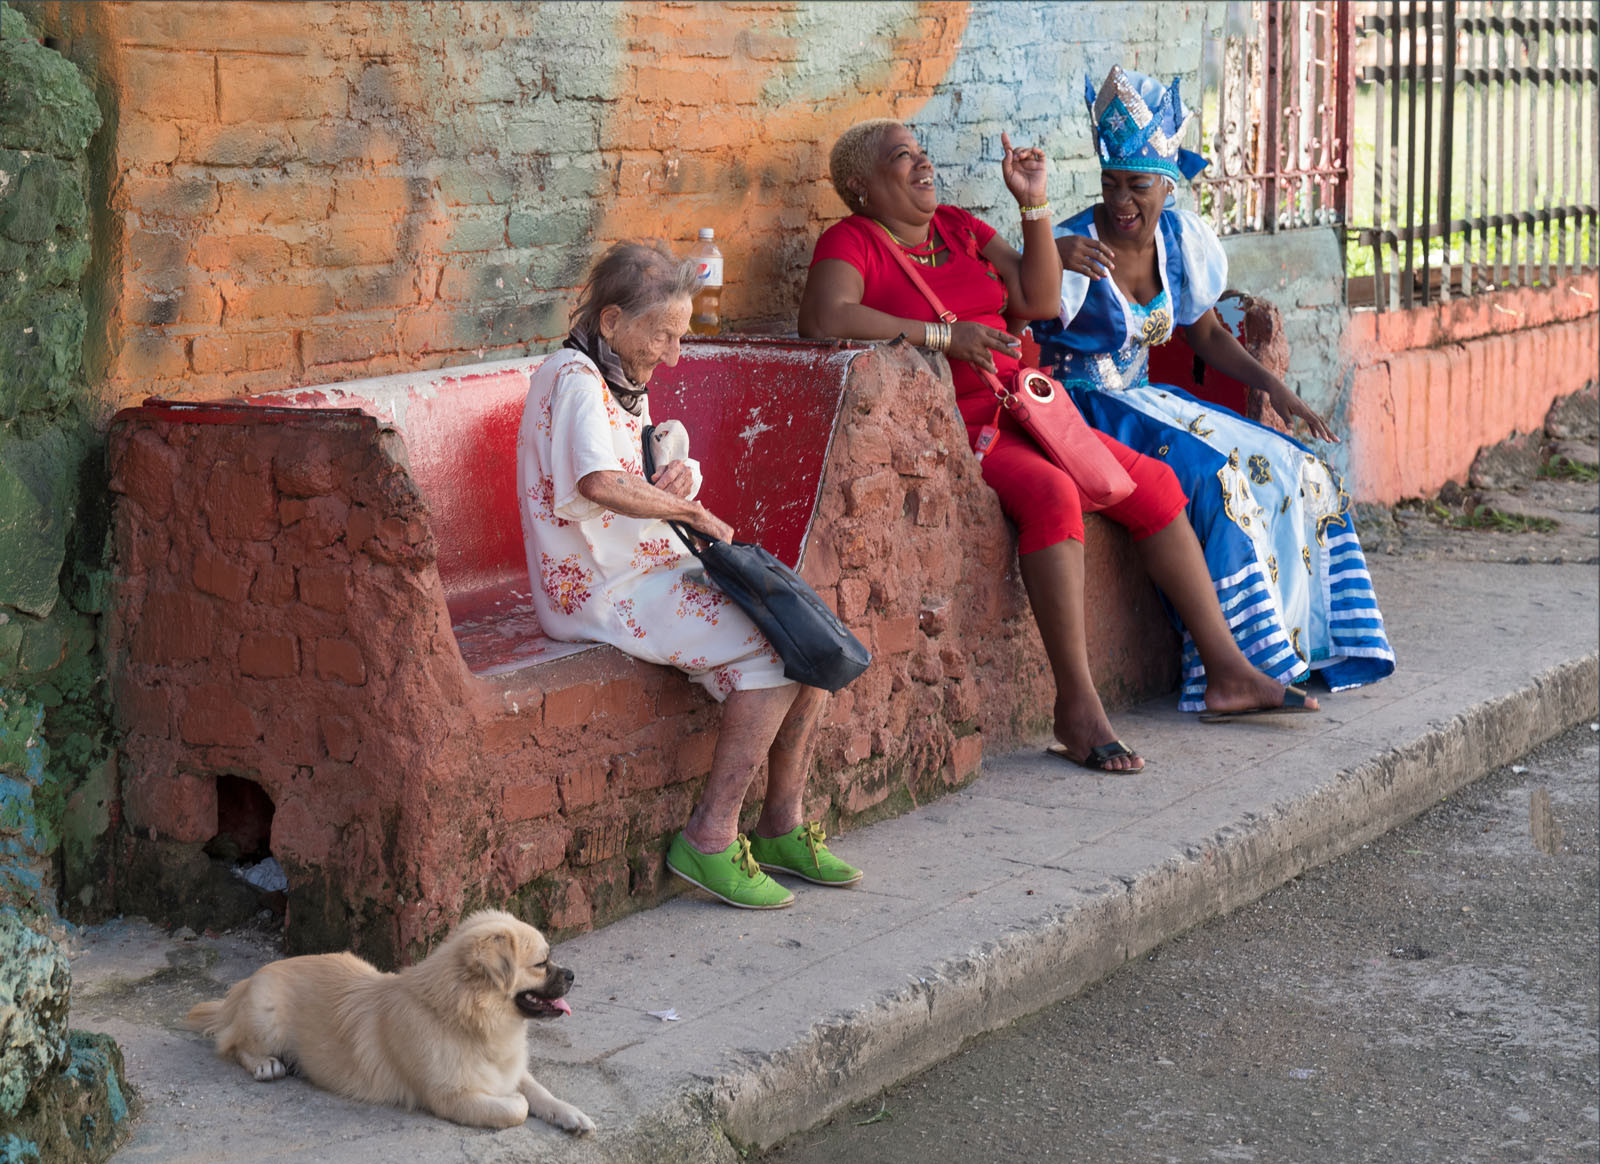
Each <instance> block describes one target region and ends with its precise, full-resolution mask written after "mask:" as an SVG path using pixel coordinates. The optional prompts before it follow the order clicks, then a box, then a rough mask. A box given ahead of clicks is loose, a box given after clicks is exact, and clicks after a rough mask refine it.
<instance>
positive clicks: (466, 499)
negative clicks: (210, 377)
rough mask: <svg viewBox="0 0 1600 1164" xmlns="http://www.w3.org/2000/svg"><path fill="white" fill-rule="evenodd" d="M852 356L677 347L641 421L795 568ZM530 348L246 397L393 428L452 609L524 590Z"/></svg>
mask: <svg viewBox="0 0 1600 1164" xmlns="http://www.w3.org/2000/svg"><path fill="white" fill-rule="evenodd" d="M854 355H855V352H854V351H853V350H849V349H841V348H839V347H838V346H837V345H832V344H819V343H810V342H805V341H798V340H775V339H764V338H759V337H739V338H736V339H734V338H729V339H723V338H716V339H701V340H696V341H694V342H691V343H686V344H684V345H683V354H682V358H681V359H680V360H679V362H678V366H677V367H675V368H662V369H661V370H660V371H659V372H657V374H656V376H655V378H654V379H653V380H652V381H651V385H650V412H651V417H652V419H654V420H657V421H661V420H666V419H668V418H676V419H678V420H681V421H683V423H684V425H685V426H686V427H687V428H688V429H689V434H690V450H691V455H693V456H694V457H695V458H696V459H698V460H699V461H700V464H701V469H702V472H703V474H704V478H705V483H704V486H703V487H702V489H701V493H700V497H701V500H702V501H704V502H705V504H706V506H707V507H708V508H709V509H711V511H712V512H714V513H716V514H717V515H718V516H719V517H721V518H722V519H723V520H725V521H727V522H728V523H729V524H731V525H732V526H733V527H734V529H735V530H736V531H737V532H738V536H739V537H740V538H741V539H743V540H746V541H758V542H760V543H761V544H763V545H765V546H766V547H767V548H768V549H769V550H771V551H772V552H773V553H774V554H776V555H777V556H778V557H779V558H781V559H783V560H784V561H785V562H788V563H790V564H791V565H794V564H797V563H798V562H799V560H800V556H801V554H802V553H803V552H804V548H805V539H806V534H807V532H808V530H809V528H810V524H811V517H812V514H813V513H814V512H815V510H816V505H817V496H818V490H819V487H820V485H821V481H822V472H823V469H824V467H825V466H826V464H827V457H828V448H829V446H830V443H831V441H832V438H833V429H834V423H835V421H836V419H837V417H838V413H839V406H840V403H841V401H842V400H843V396H844V386H845V376H846V373H847V371H848V369H849V365H850V361H851V359H853V358H854ZM544 359H545V357H543V356H535V357H527V358H524V359H517V360H503V361H499V362H496V363H486V364H472V365H464V366H461V367H454V368H441V369H438V370H436V371H430V372H414V373H408V374H405V375H399V376H382V377H377V378H374V379H370V380H352V381H348V382H345V383H342V384H324V385H320V386H318V387H314V388H299V389H290V390H287V391H284V392H275V393H268V394H263V395H258V396H251V397H248V398H247V400H246V403H250V404H261V405H274V406H280V407H281V406H289V407H296V408H360V409H361V410H362V411H364V412H367V413H369V414H371V415H373V416H376V417H378V418H379V419H380V420H383V421H385V422H387V423H390V424H393V425H394V426H395V428H397V429H398V430H399V431H400V433H401V435H402V436H403V438H404V440H405V443H406V450H407V454H408V456H409V458H410V462H411V473H412V477H413V479H414V480H415V481H416V482H417V486H418V488H419V489H420V490H421V491H422V495H423V497H424V498H425V499H426V500H427V502H428V508H429V510H430V511H431V513H432V516H433V532H434V536H435V538H436V539H437V541H438V545H439V572H440V575H441V578H442V580H443V582H444V587H445V593H446V595H447V597H448V598H449V599H450V603H451V606H452V608H455V607H456V606H457V605H458V602H470V600H471V596H472V595H474V594H477V593H479V592H481V591H484V590H487V589H490V588H494V587H499V586H503V585H505V584H506V583H507V582H508V581H511V582H518V583H520V584H521V585H523V586H525V585H526V581H527V559H526V557H525V555H524V553H523V546H522V525H521V521H520V517H519V514H518V510H517V467H516V442H517V429H518V426H519V424H520V422H521V419H522V406H523V401H524V399H525V398H526V396H527V392H528V377H529V376H530V375H531V374H532V373H533V370H534V369H535V368H537V367H538V366H539V364H540V363H541V362H542V361H543V360H544Z"/></svg>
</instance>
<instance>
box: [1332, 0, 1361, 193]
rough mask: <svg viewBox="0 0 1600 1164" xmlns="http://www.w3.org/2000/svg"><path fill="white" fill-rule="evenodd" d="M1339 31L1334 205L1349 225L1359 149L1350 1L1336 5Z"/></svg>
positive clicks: (1335, 78)
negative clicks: (1356, 145)
mask: <svg viewBox="0 0 1600 1164" xmlns="http://www.w3.org/2000/svg"><path fill="white" fill-rule="evenodd" d="M1334 19H1335V31H1334V37H1333V46H1334V47H1333V51H1334V67H1333V68H1332V69H1331V70H1329V83H1330V84H1331V85H1332V86H1333V91H1334V101H1335V102H1336V104H1335V107H1334V114H1333V137H1334V143H1335V145H1334V160H1335V162H1336V163H1337V164H1338V166H1339V169H1340V176H1339V177H1338V178H1337V179H1335V182H1334V198H1333V203H1334V207H1335V210H1336V212H1337V213H1338V215H1339V221H1340V222H1349V221H1350V218H1351V216H1352V215H1353V214H1354V212H1355V197H1356V190H1355V181H1354V173H1355V164H1356V161H1355V149H1354V146H1353V142H1352V140H1351V139H1352V127H1353V126H1354V125H1355V100H1356V94H1355V54H1354V51H1353V49H1354V47H1355V44H1354V42H1355V35H1354V32H1355V16H1354V14H1353V12H1352V11H1351V8H1350V0H1336V2H1335V4H1334Z"/></svg>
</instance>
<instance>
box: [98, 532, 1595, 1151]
mask: <svg viewBox="0 0 1600 1164" xmlns="http://www.w3.org/2000/svg"><path fill="white" fill-rule="evenodd" d="M1371 565H1372V567H1373V574H1374V578H1375V581H1376V584H1377V588H1378V594H1379V598H1380V602H1381V605H1382V607H1383V609H1384V614H1385V618H1386V620H1387V623H1388V628H1389V633H1390V637H1391V640H1392V641H1393V643H1394V646H1395V649H1396V651H1397V652H1398V654H1399V656H1400V668H1399V670H1398V672H1397V673H1396V674H1395V676H1394V677H1393V678H1391V679H1389V680H1387V681H1385V682H1383V683H1381V684H1378V685H1377V686H1375V687H1372V688H1367V689H1364V690H1360V691H1354V692H1346V693H1343V694H1340V695H1334V696H1325V697H1324V701H1323V702H1324V708H1325V710H1324V712H1323V714H1321V715H1307V716H1285V717H1279V718H1275V719H1271V720H1259V721H1249V722H1245V723H1236V724H1228V725H1220V726H1205V725H1201V724H1199V723H1198V722H1196V721H1195V720H1194V718H1193V717H1191V716H1183V715H1180V714H1178V713H1177V712H1176V711H1175V710H1173V707H1174V705H1175V700H1173V699H1171V698H1168V699H1163V700H1160V701H1157V702H1156V703H1153V704H1150V705H1146V706H1144V707H1141V708H1138V709H1135V710H1133V711H1130V712H1124V713H1121V714H1119V715H1117V716H1115V717H1114V720H1115V722H1116V723H1117V726H1118V729H1119V731H1120V732H1121V733H1122V735H1123V737H1124V738H1125V739H1127V740H1128V742H1129V743H1130V744H1133V745H1135V746H1137V747H1138V749H1139V750H1140V751H1141V752H1142V753H1143V754H1144V756H1145V757H1146V759H1147V761H1148V767H1147V768H1146V770H1145V772H1143V773H1142V774H1140V775H1138V776H1133V777H1127V776H1124V777H1117V778H1111V777H1100V776H1097V775H1096V774H1093V773H1090V772H1086V771H1083V770H1081V769H1077V768H1074V767H1070V766H1068V765H1065V764H1063V763H1062V762H1060V761H1059V760H1054V759H1051V758H1050V757H1047V756H1045V755H1043V754H1042V753H1040V752H1037V751H1028V752H1021V753H1017V754H1013V755H1007V756H991V757H988V758H986V760H985V764H984V772H983V775H982V776H981V778H980V779H979V780H978V781H977V782H976V783H975V784H974V785H973V786H972V787H970V788H968V789H967V790H965V791H963V792H961V793H958V794H956V795H953V796H950V797H947V798H945V799H943V800H940V801H936V802H934V803H932V804H929V805H925V806H924V807H923V808H921V809H920V810H919V811H917V812H914V813H912V814H911V815H909V816H906V817H903V818H900V819H898V820H893V821H888V822H885V823H883V824H880V825H877V826H874V827H872V828H869V829H864V830H862V831H860V832H856V833H852V834H850V835H848V836H844V837H840V838H838V839H837V841H836V842H835V843H834V846H833V847H834V848H835V849H836V851H837V852H839V853H840V855H841V856H843V857H845V858H847V859H848V860H851V861H852V862H854V863H856V864H859V865H861V866H862V867H863V868H864V869H865V870H866V872H867V876H866V880H865V881H864V882H863V884H862V886H861V887H860V888H858V889H855V890H826V889H821V888H815V887H805V886H797V887H796V895H797V898H798V900H797V902H796V904H795V906H794V908H792V909H789V910H785V911H781V912H777V913H746V912H742V911H736V910H731V909H728V908H726V907H723V906H719V905H716V904H713V903H711V902H710V901H709V899H705V898H702V897H700V896H698V895H685V896H683V897H679V898H677V899H675V900H673V901H671V902H668V903H667V904H665V905H663V906H661V907H660V908H657V909H655V910H652V911H649V912H647V913H644V914H640V915H636V916H634V917H630V918H627V919H625V920H623V921H621V922H619V923H617V924H615V925H612V926H610V927H609V928H607V929H604V930H601V931H599V932H596V933H592V934H586V935H584V936H582V937H581V938H578V939H576V940H574V941H571V942H567V943H565V944H563V945H562V946H561V947H560V948H559V949H558V950H557V953H556V957H557V959H558V960H559V961H560V962H562V963H563V964H565V965H568V966H571V967H572V968H573V969H574V970H575V971H576V973H577V984H576V986H575V988H574V990H573V992H572V994H571V996H570V997H571V1001H572V1005H573V1009H574V1014H573V1015H572V1017H570V1018H566V1019H562V1020H559V1021H557V1022H553V1023H546V1024H543V1025H540V1026H537V1027H536V1029H535V1031H534V1034H533V1037H532V1044H533V1061H534V1064H535V1066H534V1073H535V1075H537V1076H538V1077H539V1078H540V1080H541V1081H542V1082H544V1083H545V1084H546V1085H548V1086H549V1087H550V1088H551V1090H553V1091H554V1092H555V1093H556V1094H557V1095H560V1096H562V1097H563V1098H566V1099H570V1100H572V1101H573V1102H575V1103H577V1104H578V1105H579V1106H580V1107H582V1108H583V1109H584V1110H585V1111H587V1112H588V1113H589V1115H590V1116H592V1117H593V1118H594V1119H595V1121H596V1122H597V1123H598V1124H599V1125H600V1131H599V1133H598V1134H596V1135H595V1136H593V1137H589V1138H587V1139H584V1140H572V1139H569V1138H568V1137H567V1136H565V1135H564V1134H563V1133H560V1132H556V1131H554V1130H552V1129H550V1128H547V1127H545V1126H543V1125H541V1124H539V1123H537V1122H536V1121H530V1122H529V1123H528V1124H526V1125H525V1126H523V1127H520V1128H514V1129H511V1130H508V1131H504V1132H498V1133H491V1132H482V1131H474V1130H471V1129H465V1128H459V1127H456V1126H454V1125H451V1124H448V1123H445V1122H444V1121H441V1120H438V1119H435V1118H433V1117H431V1116H426V1115H420V1114H408V1113H405V1112H400V1111H391V1110H385V1109H379V1108H372V1107H365V1106H361V1105H357V1104H351V1103H347V1102H345V1101H342V1100H338V1099H335V1098H333V1097H332V1096H329V1095H327V1094H325V1093H323V1092H320V1091H317V1090H316V1089H314V1088H312V1087H310V1086H309V1085H307V1084H305V1083H304V1082H302V1081H300V1080H297V1079H295V1080H289V1081H286V1082H283V1083H278V1084H271V1085H265V1084H258V1083H255V1082H254V1081H252V1080H251V1079H250V1078H249V1077H248V1076H247V1075H246V1074H245V1073H244V1071H243V1070H241V1069H240V1068H238V1067H236V1066H233V1065H229V1064H224V1063H222V1062H220V1061H218V1060H216V1059H215V1058H213V1056H212V1055H211V1052H210V1048H209V1046H208V1045H207V1044H206V1042H205V1041H204V1040H202V1039H200V1038H199V1037H198V1036H196V1035H191V1034H188V1033H186V1032H184V1031H182V1030H180V1029H178V1027H177V1022H178V1020H179V1019H180V1018H181V1016H182V1015H183V1014H184V1012H185V1011H186V1010H187V1009H188V1007H189V1006H190V1005H191V1004H192V1003H193V1002H195V1001H197V1000H199V999H201V998H205V997H213V996H215V995H216V994H217V993H219V992H220V990H221V988H222V987H224V986H226V985H227V984H228V983H230V982H232V981H233V980H235V979H236V978H239V977H243V976H244V975H245V974H248V973H249V972H250V971H252V970H253V969H254V968H255V967H256V966H257V965H259V964H260V962H262V961H265V960H267V959H270V958H271V957H274V956H276V955H275V953H274V952H273V951H272V950H271V949H270V947H268V946H266V945H264V944H262V943H259V942H252V941H250V940H248V939H246V938H240V937H225V938H221V939H211V938H200V939H197V940H191V941H174V940H173V939H171V938H169V937H167V936H166V935H164V934H163V933H162V932H161V931H159V930H157V929H155V928H154V927H150V926H146V925H144V924H143V923H139V922H117V923H112V924H108V925H106V926H101V927H96V928H95V929H92V930H85V931H82V933H81V934H80V935H79V937H78V939H77V941H76V943H75V944H76V946H77V948H78V951H79V952H78V953H77V955H76V956H75V958H74V960H73V975H74V993H73V1015H72V1025H73V1026H74V1027H78V1028H87V1029H90V1030H97V1031H105V1032H107V1033H109V1034H111V1035H113V1036H115V1037H116V1039H117V1040H118V1042H119V1043H121V1045H122V1048H123V1050H124V1053H125V1054H126V1057H127V1074H128V1077H129V1081H130V1082H131V1083H132V1084H133V1085H134V1086H135V1087H136V1088H137V1089H138V1091H139V1093H140V1096H141V1098H142V1101H143V1104H144V1107H143V1113H142V1115H141V1116H140V1118H139V1120H138V1122H137V1126H136V1128H135V1131H134V1135H133V1138H132V1140H131V1141H130V1143H129V1144H128V1145H127V1146H126V1147H124V1148H123V1149H122V1150H121V1151H120V1152H119V1153H118V1154H117V1156H116V1157H115V1159H116V1160H118V1161H128V1162H132V1161H160V1162H162V1164H179V1162H187V1161H194V1162H200V1161H204V1162H207V1164H222V1162H229V1164H231V1162H236V1161H238V1162H242V1161H285V1162H287V1161H305V1162H310V1161H329V1160H337V1161H341V1162H343V1161H351V1162H365V1161H374V1162H376V1161H385V1162H390V1161H394V1160H404V1161H407V1162H408V1164H428V1162H433V1161H482V1162H498V1161H513V1160H534V1159H537V1160H561V1161H575V1162H589V1161H652V1162H654V1161H668V1160H683V1161H730V1162H731V1161H735V1160H737V1159H739V1156H740V1153H739V1150H738V1147H737V1146H736V1145H755V1146H766V1145H769V1144H771V1143H773V1142H775V1141H777V1140H778V1139H780V1138H782V1137H783V1136H785V1135H787V1134H789V1133H791V1132H793V1131H795V1130H798V1129H800V1128H803V1127H806V1126H809V1125H811V1124H813V1123H816V1122H818V1121H820V1120H822V1119H824V1118H825V1117H826V1116H827V1115H828V1114H830V1113H831V1112H832V1111H833V1110H835V1109H836V1108H838V1107H840V1106H842V1105H844V1104H846V1103H849V1102H851V1101H853V1100H855V1099H858V1098H862V1097H864V1096H866V1095H869V1094H871V1093H873V1092H874V1091H876V1090H877V1089H879V1088H881V1087H883V1086H884V1085H886V1084H888V1083H890V1082H893V1081H896V1080H899V1079H902V1078H905V1077H907V1076H909V1075H911V1074H914V1073H915V1072H916V1071H918V1070H919V1069H921V1068H923V1067H925V1066H927V1065H928V1064H930V1063H933V1062H935V1061H937V1060H938V1059H940V1058H942V1057H944V1056H946V1055H948V1054H950V1053H952V1052H953V1051H955V1050H956V1049H957V1048H958V1047H959V1046H960V1044H961V1043H962V1041H963V1040H964V1039H966V1038H968V1037H969V1036H972V1035H974V1034H977V1033H979V1032H981V1031H985V1030H990V1029H993V1028H995V1027H997V1026H1001V1025H1003V1024H1005V1023H1007V1022H1009V1021H1011V1020H1013V1019H1015V1018H1017V1017H1019V1016H1021V1015H1023V1014H1026V1013H1029V1012H1031V1011H1034V1010H1037V1009H1038V1008H1040V1007H1043V1006H1045V1005H1047V1004H1049V1003H1051V1002H1054V1001H1056V1000H1058V999H1061V998H1063V997H1066V996H1068V995H1071V994H1073V993H1074V992H1076V991H1078V990H1080V989H1082V988H1083V987H1084V986H1086V985H1088V984H1090V983H1092V982H1094V981H1096V980H1098V979H1100V978H1101V977H1103V976H1104V975H1105V974H1107V973H1108V972H1110V971H1111V970H1113V969H1114V968H1115V967H1116V966H1118V965H1119V964H1120V963H1122V962H1123V961H1124V960H1126V959H1128V958H1131V957H1135V956H1138V955H1139V954H1141V953H1143V952H1144V951H1146V950H1148V949H1149V948H1151V947H1153V946H1155V945H1157V944H1158V943H1160V942H1161V941H1163V940H1164V939H1166V938H1169V937H1171V936H1173V935H1175V934H1177V933H1179V932H1181V931H1183V930H1186V929H1188V928H1189V927H1191V926H1193V925H1195V924H1197V923H1199V922H1200V921H1202V920H1204V919H1205V918H1207V917H1209V916H1211V915H1213V914H1216V913H1219V912H1223V911H1226V910H1228V909H1231V908H1233V907H1235V906H1237V905H1239V904H1241V903H1243V902H1246V901H1249V900H1251V899H1253V898H1255V897H1257V896H1258V895H1260V894H1261V893H1263V892H1264V891H1266V890H1267V889H1269V888H1271V887H1272V886H1275V885H1277V884H1280V883H1281V882H1283V881H1284V880H1286V879H1288V878H1290V877H1293V876H1295V875H1296V874H1297V873H1299V872H1300V871H1302V870H1304V869H1306V868H1308V867H1311V866H1314V865H1316V864H1319V863H1321V862H1323V861H1326V860H1328V859H1329V858H1331V857H1332V856H1334V855H1336V854H1338V853H1341V852H1343V851H1345V850H1347V849H1349V848H1351V847H1353V846H1356V845H1359V844H1361V843H1362V842H1363V841H1366V840H1368V839H1370V838H1371V837H1373V836H1376V835H1378V834H1380V833H1382V832H1384V831H1385V830H1387V829H1389V828H1391V827H1393V826H1394V825H1395V824H1397V823H1399V822H1400V821H1403V820H1405V819H1407V818H1409V817H1411V816H1413V815H1415V814H1416V813H1417V812H1419V811H1420V810H1422V809H1423V808H1424V807H1426V806H1427V805H1429V804H1431V803H1433V802H1434V801H1436V800H1437V799H1438V798H1439V797H1441V796H1443V795H1446V794H1448V793H1449V792H1451V791H1452V790H1453V789H1455V788H1457V787H1459V786H1460V785H1462V784H1463V783H1466V782H1468V781H1470V780H1473V779H1476V778H1477V777H1478V776H1480V775H1482V774H1483V773H1485V772H1486V771H1488V770H1489V769H1491V768H1493V767H1494V766H1496V765H1498V764H1502V763H1505V762H1507V761H1509V760H1511V759H1513V758H1515V757H1517V756H1518V755H1520V754H1521V753H1523V752H1524V751H1526V750H1527V749H1528V748H1530V747H1531V746H1532V745H1533V744H1535V743H1537V742H1539V741H1541V740H1544V739H1546V738H1547V737H1549V736H1551V735H1553V734H1555V733H1556V732H1557V731H1559V730H1561V729H1562V728H1564V727H1566V726H1568V725H1570V724H1572V723H1575V722H1578V721H1580V720H1583V719H1593V718H1595V717H1596V715H1597V711H1600V679H1597V647H1600V627H1597V602H1600V571H1597V570H1596V568H1595V567H1594V566H1593V565H1565V566H1537V565H1502V564H1485V563H1481V562H1465V561H1449V562H1447V561H1439V560H1431V561H1429V560H1424V561H1417V560H1405V559H1392V558H1391V559H1384V558H1382V557H1379V558H1376V559H1375V560H1374V561H1373V562H1372V563H1371ZM669 1008H670V1009H672V1010H674V1011H675V1012H676V1013H677V1015H678V1019H677V1021H663V1020H661V1019H658V1018H653V1017H651V1015H650V1013H649V1012H651V1011H664V1010H667V1009H669Z"/></svg>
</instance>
